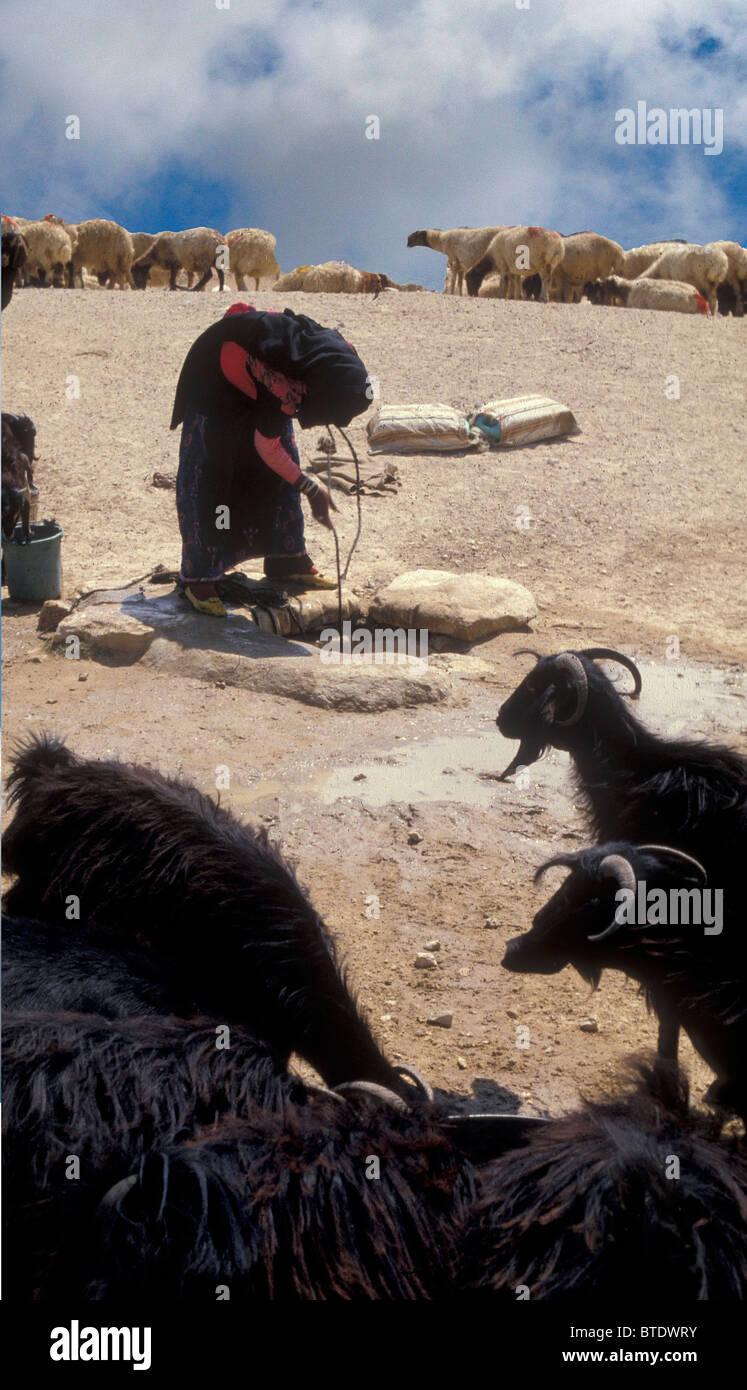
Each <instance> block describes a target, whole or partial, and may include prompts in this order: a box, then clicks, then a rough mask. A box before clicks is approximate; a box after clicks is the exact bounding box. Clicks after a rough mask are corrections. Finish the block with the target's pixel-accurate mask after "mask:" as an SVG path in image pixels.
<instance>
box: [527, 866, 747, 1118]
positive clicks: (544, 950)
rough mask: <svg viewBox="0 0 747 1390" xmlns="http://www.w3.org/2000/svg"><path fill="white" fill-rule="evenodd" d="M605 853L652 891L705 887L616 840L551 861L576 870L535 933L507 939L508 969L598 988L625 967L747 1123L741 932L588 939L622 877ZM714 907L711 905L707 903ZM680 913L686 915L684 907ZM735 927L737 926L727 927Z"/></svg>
mask: <svg viewBox="0 0 747 1390" xmlns="http://www.w3.org/2000/svg"><path fill="white" fill-rule="evenodd" d="M608 855H620V856H622V858H624V859H626V860H627V861H628V863H629V864H630V865H631V867H632V869H633V871H634V873H635V875H636V880H637V881H638V882H642V883H645V885H646V889H647V891H651V890H652V889H662V890H663V891H664V892H665V893H666V894H667V902H669V901H670V899H669V894H670V892H671V890H673V889H674V890H677V889H685V890H691V889H693V888H699V887H700V886H701V878H700V876H699V875H698V873H697V870H695V869H693V870H692V871H690V870H689V869H688V867H687V865H686V864H684V863H683V862H682V861H681V860H678V859H676V858H671V857H668V856H667V855H666V854H664V853H657V852H656V851H654V850H641V849H639V848H637V847H636V846H635V845H631V844H629V843H626V842H614V843H611V844H606V845H602V846H600V847H598V848H594V849H585V850H581V851H580V852H578V853H575V854H559V855H557V856H555V857H554V858H553V859H550V860H548V861H547V863H546V864H544V865H542V867H541V868H540V869H539V870H538V873H537V877H539V875H540V874H541V873H543V872H544V870H545V869H547V868H549V867H550V866H551V865H553V864H560V865H564V866H566V867H567V868H569V869H570V870H571V872H570V874H569V875H568V877H567V878H566V880H565V882H564V883H563V884H562V885H561V887H560V888H559V889H558V890H557V892H556V893H555V894H554V895H553V897H552V898H550V900H549V901H548V902H547V903H545V905H544V907H542V908H541V909H540V911H539V912H538V913H537V915H536V916H535V918H534V922H533V924H532V927H531V929H530V930H529V931H528V932H525V933H524V935H522V936H518V937H516V938H514V940H513V941H509V942H508V945H507V947H506V954H505V956H504V959H503V965H504V966H505V967H506V969H507V970H517V971H529V972H531V973H537V974H549V975H551V974H554V973H556V972H557V971H559V970H562V969H563V968H564V967H565V966H566V965H573V966H575V968H576V970H578V972H579V974H580V975H582V976H583V978H584V979H585V980H588V981H589V983H590V984H592V985H593V986H594V987H595V988H596V986H597V985H598V983H599V980H600V977H601V974H602V971H603V970H621V971H623V972H624V973H625V974H626V975H628V976H629V977H630V978H631V979H633V980H636V981H637V982H638V983H639V984H640V985H641V986H642V987H643V989H644V992H645V994H646V998H647V1000H648V1002H649V1004H650V1006H651V1007H652V1008H654V1009H655V1010H656V1013H657V1014H658V1016H659V1019H660V1020H664V1025H665V1030H666V1027H667V1026H668V1025H669V1024H670V1022H671V1021H672V1020H674V1022H675V1036H676V1029H677V1028H678V1027H682V1028H684V1029H685V1032H686V1033H687V1034H688V1037H689V1038H690V1040H691V1042H692V1044H693V1046H694V1047H695V1048H696V1049H697V1051H698V1052H699V1053H700V1055H701V1056H702V1057H703V1058H704V1059H705V1061H706V1062H707V1063H708V1065H709V1066H710V1067H712V1068H713V1070H714V1072H715V1073H716V1075H717V1077H718V1083H716V1084H714V1086H712V1087H711V1089H710V1091H709V1099H712V1100H713V1101H714V1102H716V1103H718V1104H720V1105H722V1106H724V1107H725V1108H728V1109H733V1110H736V1111H737V1113H738V1114H740V1115H741V1116H742V1117H743V1118H744V1119H745V1122H746V1123H747V940H746V939H745V935H744V932H743V931H740V930H735V929H732V930H729V929H728V928H729V925H730V924H729V923H724V926H723V930H722V932H721V934H720V935H708V936H707V935H706V934H705V932H704V929H703V926H702V925H700V926H698V925H696V924H695V923H693V922H690V923H673V922H668V923H667V924H664V923H662V924H658V923H648V922H646V921H644V922H640V921H637V922H636V923H635V924H630V925H622V926H620V927H619V929H618V930H617V931H616V932H615V933H614V935H612V936H609V937H607V938H606V940H604V941H590V940H589V937H590V936H591V935H594V934H597V933H599V932H603V931H605V929H606V928H607V927H608V926H610V924H611V923H612V922H613V920H614V918H615V909H616V906H617V903H616V900H615V894H616V892H617V890H618V889H619V886H620V885H619V883H618V882H616V880H614V879H611V878H609V877H605V875H604V874H603V873H602V871H601V866H602V862H603V860H604V859H605V858H606V857H607V856H608ZM711 902H712V903H713V899H711ZM678 915H681V914H680V913H679V910H678ZM731 926H732V927H734V926H735V924H734V923H732V924H731Z"/></svg>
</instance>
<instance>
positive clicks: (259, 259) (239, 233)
mask: <svg viewBox="0 0 747 1390" xmlns="http://www.w3.org/2000/svg"><path fill="white" fill-rule="evenodd" d="M226 241H227V242H228V246H229V250H230V268H231V274H232V275H233V276H234V278H235V280H236V288H237V290H244V289H246V285H245V283H244V277H245V276H247V275H248V276H251V277H252V278H253V279H254V288H255V290H258V289H259V282H260V280H261V279H262V277H263V276H272V279H273V280H277V279H278V276H279V275H280V266H279V265H278V263H277V260H276V259H275V247H276V245H277V242H276V239H275V237H274V236H273V234H272V232H265V231H263V230H262V229H261V228H259V227H240V228H238V229H237V230H236V231H233V232H228V233H227V235H226Z"/></svg>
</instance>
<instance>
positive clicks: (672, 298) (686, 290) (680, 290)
mask: <svg viewBox="0 0 747 1390" xmlns="http://www.w3.org/2000/svg"><path fill="white" fill-rule="evenodd" d="M587 294H588V296H589V299H590V300H591V301H592V303H593V304H612V305H621V306H622V307H623V308H627V309H666V310H669V311H671V312H674V313H677V314H705V315H706V316H707V317H710V314H711V310H710V309H709V307H708V303H707V301H706V299H704V297H703V295H702V294H701V293H700V290H696V289H695V287H694V285H689V284H685V283H684V282H683V281H678V280H647V279H645V278H644V277H643V276H641V277H640V278H639V279H636V280H626V279H625V278H624V276H622V275H608V276H607V277H606V278H605V279H604V280H597V281H595V282H594V283H593V284H591V285H588V286H587Z"/></svg>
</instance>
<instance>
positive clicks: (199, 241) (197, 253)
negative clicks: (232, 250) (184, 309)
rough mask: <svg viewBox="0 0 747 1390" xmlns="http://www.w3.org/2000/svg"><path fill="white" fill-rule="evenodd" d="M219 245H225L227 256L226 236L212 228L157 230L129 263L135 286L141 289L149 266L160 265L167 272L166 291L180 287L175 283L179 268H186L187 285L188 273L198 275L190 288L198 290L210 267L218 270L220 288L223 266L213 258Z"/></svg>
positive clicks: (206, 277)
mask: <svg viewBox="0 0 747 1390" xmlns="http://www.w3.org/2000/svg"><path fill="white" fill-rule="evenodd" d="M221 247H226V253H225V254H226V255H227V254H228V247H227V242H226V238H225V237H224V236H223V235H222V234H221V233H220V232H216V231H215V230H214V229H213V228H212V227H190V228H188V229H187V231H185V232H159V233H158V236H156V237H155V239H154V241H153V243H152V245H151V246H150V248H149V249H148V250H146V251H144V252H143V253H142V254H141V255H140V256H138V257H137V258H136V259H135V260H134V261H133V263H132V277H133V280H134V283H135V287H136V288H137V289H139V290H144V289H145V288H146V286H147V284H148V281H149V278H150V273H151V270H152V268H153V266H160V267H161V269H162V270H167V271H168V272H169V289H170V290H176V289H179V288H181V287H180V286H178V285H177V283H176V279H177V276H178V274H179V271H180V270H184V271H186V273H187V276H188V277H189V281H190V286H191V277H192V275H199V276H200V279H199V280H198V282H197V284H196V285H195V286H194V287H193V288H194V289H195V290H202V289H204V287H205V285H206V284H207V282H208V280H209V279H210V277H211V275H212V273H213V269H215V270H216V271H217V273H218V284H219V287H220V289H221V290H222V289H223V285H224V282H225V274H224V266H223V265H221V264H220V262H219V261H218V260H217V256H218V253H219V251H220V248H221Z"/></svg>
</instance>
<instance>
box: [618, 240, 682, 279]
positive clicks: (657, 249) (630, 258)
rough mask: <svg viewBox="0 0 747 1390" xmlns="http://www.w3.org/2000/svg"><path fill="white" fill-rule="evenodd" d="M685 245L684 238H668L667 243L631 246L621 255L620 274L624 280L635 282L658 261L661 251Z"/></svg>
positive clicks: (655, 242) (654, 242)
mask: <svg viewBox="0 0 747 1390" xmlns="http://www.w3.org/2000/svg"><path fill="white" fill-rule="evenodd" d="M686 245H687V242H686V241H685V239H684V237H670V238H669V240H668V241H652V242H649V243H648V245H646V246H632V247H631V248H630V250H629V251H625V252H624V253H623V263H622V269H621V270H620V274H621V275H623V276H624V277H625V279H626V280H635V279H636V278H637V277H638V276H639V275H642V273H643V271H644V270H648V268H649V266H650V265H653V263H654V261H658V259H659V257H660V255H661V254H662V252H663V251H671V250H672V249H673V248H674V247H675V246H686Z"/></svg>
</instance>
